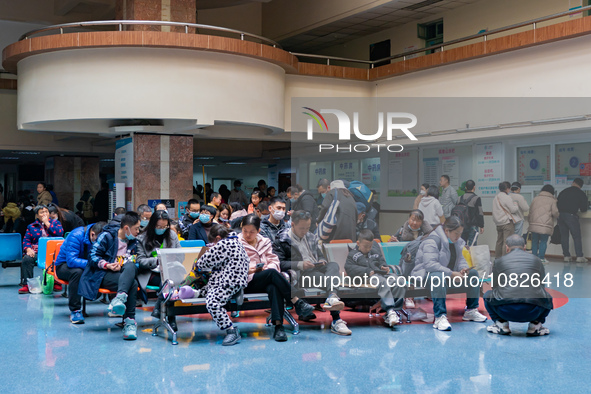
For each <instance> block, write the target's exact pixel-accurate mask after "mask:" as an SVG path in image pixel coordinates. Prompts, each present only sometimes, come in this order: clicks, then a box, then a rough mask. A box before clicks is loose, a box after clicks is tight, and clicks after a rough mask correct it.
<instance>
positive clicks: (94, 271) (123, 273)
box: [78, 212, 140, 340]
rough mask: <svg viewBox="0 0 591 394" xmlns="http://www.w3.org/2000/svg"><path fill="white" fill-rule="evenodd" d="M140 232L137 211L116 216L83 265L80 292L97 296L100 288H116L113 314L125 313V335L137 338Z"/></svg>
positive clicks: (111, 305)
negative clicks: (137, 238) (135, 260)
mask: <svg viewBox="0 0 591 394" xmlns="http://www.w3.org/2000/svg"><path fill="white" fill-rule="evenodd" d="M139 233H140V216H139V215H138V214H137V213H135V212H127V213H126V214H125V215H120V216H117V217H115V219H113V220H112V221H111V222H110V223H109V224H108V225H107V226H105V227H104V228H103V232H102V233H101V235H99V237H98V239H97V241H96V243H95V244H94V245H93V246H92V249H91V252H90V258H89V260H88V264H87V265H86V267H85V268H84V272H83V273H82V277H81V278H80V284H79V287H78V293H79V294H80V295H81V296H82V297H84V298H86V299H88V300H96V299H97V298H98V296H99V292H98V291H99V288H104V289H108V290H111V291H116V292H117V295H116V296H115V298H113V300H112V301H111V303H110V304H109V308H108V311H109V313H111V314H112V315H121V316H123V339H127V340H135V339H137V323H136V322H135V307H136V298H137V287H138V283H137V280H136V275H137V266H136V265H135V262H134V259H133V257H134V256H135V255H136V253H137V252H136V250H137V240H136V237H137V236H138V234H139Z"/></svg>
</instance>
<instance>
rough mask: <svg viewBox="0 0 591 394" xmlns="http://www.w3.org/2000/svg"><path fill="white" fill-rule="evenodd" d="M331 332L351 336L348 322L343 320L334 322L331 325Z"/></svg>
mask: <svg viewBox="0 0 591 394" xmlns="http://www.w3.org/2000/svg"><path fill="white" fill-rule="evenodd" d="M330 332H334V333H335V334H338V335H351V330H349V327H347V322H346V321H344V320H343V319H339V320H337V321H333V322H332V323H331V324H330Z"/></svg>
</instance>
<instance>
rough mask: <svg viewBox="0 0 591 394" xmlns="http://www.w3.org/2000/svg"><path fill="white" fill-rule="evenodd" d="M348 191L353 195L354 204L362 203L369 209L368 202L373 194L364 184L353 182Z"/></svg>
mask: <svg viewBox="0 0 591 394" xmlns="http://www.w3.org/2000/svg"><path fill="white" fill-rule="evenodd" d="M349 191H350V192H351V194H353V198H354V199H355V201H356V202H360V203H363V204H365V206H366V207H369V202H370V201H371V198H372V197H373V193H372V192H371V190H369V187H367V185H366V184H365V183H363V182H360V181H353V182H351V183H350V184H349Z"/></svg>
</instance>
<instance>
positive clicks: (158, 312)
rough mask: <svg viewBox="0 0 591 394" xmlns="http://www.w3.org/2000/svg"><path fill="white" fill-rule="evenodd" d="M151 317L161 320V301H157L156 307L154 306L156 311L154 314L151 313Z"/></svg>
mask: <svg viewBox="0 0 591 394" xmlns="http://www.w3.org/2000/svg"><path fill="white" fill-rule="evenodd" d="M150 316H152V317H153V318H155V319H158V320H160V301H156V305H154V310H152V313H150Z"/></svg>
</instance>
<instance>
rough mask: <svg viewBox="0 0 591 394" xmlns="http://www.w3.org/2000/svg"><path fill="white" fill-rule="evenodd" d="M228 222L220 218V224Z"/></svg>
mask: <svg viewBox="0 0 591 394" xmlns="http://www.w3.org/2000/svg"><path fill="white" fill-rule="evenodd" d="M227 221H228V219H224V218H220V222H222V223H226V222H227Z"/></svg>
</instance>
